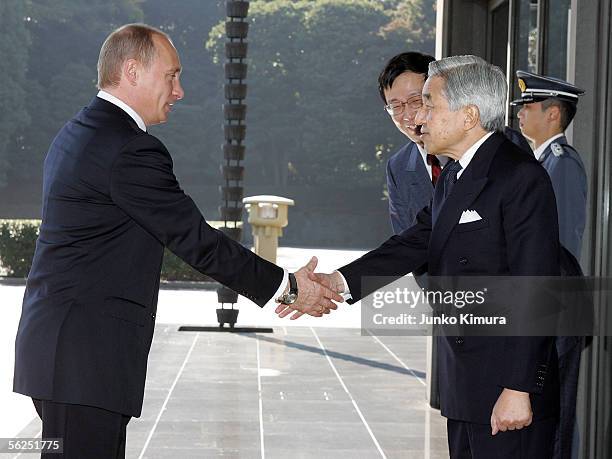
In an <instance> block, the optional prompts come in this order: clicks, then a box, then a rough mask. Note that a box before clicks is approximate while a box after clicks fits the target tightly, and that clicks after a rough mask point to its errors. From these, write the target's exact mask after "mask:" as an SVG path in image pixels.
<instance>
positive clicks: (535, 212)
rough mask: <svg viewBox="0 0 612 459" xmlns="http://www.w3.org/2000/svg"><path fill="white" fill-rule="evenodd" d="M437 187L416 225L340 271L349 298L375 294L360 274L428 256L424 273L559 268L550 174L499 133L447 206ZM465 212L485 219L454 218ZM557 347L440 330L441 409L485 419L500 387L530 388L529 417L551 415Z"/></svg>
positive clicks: (523, 272) (400, 270) (407, 268)
mask: <svg viewBox="0 0 612 459" xmlns="http://www.w3.org/2000/svg"><path fill="white" fill-rule="evenodd" d="M448 170H449V168H448V167H446V168H445V169H444V170H443V171H442V175H441V177H440V180H439V181H438V183H443V181H444V178H445V175H446V174H447V173H448V172H447V171H448ZM442 193H443V189H442V187H441V186H439V187H436V190H435V193H434V198H433V202H432V205H431V206H429V207H427V208H425V209H423V210H422V211H421V212H419V214H418V215H417V218H416V223H415V224H414V225H413V226H412V227H410V228H408V229H407V230H405V231H403V232H402V233H401V234H399V235H396V236H392V237H391V238H390V239H388V240H387V241H386V242H385V243H383V244H382V245H381V246H380V247H378V248H377V249H375V250H373V251H371V252H369V253H367V254H365V255H364V256H363V257H361V258H359V259H358V260H356V261H354V262H352V263H350V264H348V265H346V266H344V267H342V268H340V272H341V273H342V274H343V275H344V277H345V279H346V281H347V283H348V286H349V290H350V292H351V296H352V297H353V300H358V299H360V298H362V297H363V296H365V295H367V294H369V293H371V292H370V291H362V288H361V278H362V276H393V277H398V276H403V275H405V274H407V273H409V272H411V271H412V270H413V269H415V268H416V267H418V266H421V265H422V264H423V263H425V262H427V263H428V266H429V271H428V272H429V275H430V276H469V275H481V276H496V275H500V276H511V275H518V276H555V275H559V251H560V246H559V240H558V236H557V234H558V228H557V213H556V208H555V205H554V194H553V189H552V186H551V183H550V179H549V177H548V175H547V174H546V171H545V170H544V169H543V168H542V167H540V165H539V164H538V162H537V161H536V160H535V158H533V157H530V156H529V155H526V154H524V153H521V152H520V151H519V149H518V147H516V146H515V145H514V144H513V143H511V142H510V141H509V140H507V139H506V138H505V137H504V136H503V135H502V134H499V133H495V134H493V135H492V136H491V137H489V138H488V139H487V140H486V141H485V142H484V143H483V144H482V145H481V147H480V148H479V149H478V151H477V152H476V154H475V156H474V157H473V159H472V161H471V162H470V164H469V166H468V167H467V168H466V169H465V170H464V171H463V174H462V175H461V177H460V179H459V180H458V181H457V183H456V184H455V187H454V189H453V192H452V193H451V194H450V196H449V197H448V198H447V200H446V202H445V203H444V205H443V206H441V201H442ZM440 206H441V207H440ZM467 209H470V210H476V211H477V212H478V214H479V215H480V216H481V217H482V219H481V220H479V221H474V222H471V223H465V224H461V225H459V224H458V222H459V219H460V216H461V213H462V211H464V210H467ZM432 212H434V213H435V214H436V215H437V219H436V221H435V224H433V223H432ZM553 344H554V339H553V338H549V337H470V336H466V337H457V338H455V337H444V336H443V337H438V354H437V355H438V368H439V384H440V387H439V390H440V404H441V409H442V414H443V415H444V416H446V417H448V418H451V419H456V420H460V421H467V422H474V423H482V424H488V423H489V422H490V417H491V411H492V409H493V406H494V404H495V402H496V401H497V398H498V397H499V394H500V393H501V391H502V389H503V388H511V389H515V390H520V391H525V392H529V393H530V394H531V403H532V409H533V413H534V419H541V418H546V417H550V416H556V414H557V413H558V397H559V393H558V377H557V361H556V352H555V350H554V345H553Z"/></svg>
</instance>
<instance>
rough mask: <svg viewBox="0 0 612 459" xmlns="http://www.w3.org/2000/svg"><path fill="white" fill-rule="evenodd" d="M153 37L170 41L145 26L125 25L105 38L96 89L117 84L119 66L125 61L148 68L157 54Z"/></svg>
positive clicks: (153, 29)
mask: <svg viewBox="0 0 612 459" xmlns="http://www.w3.org/2000/svg"><path fill="white" fill-rule="evenodd" d="M154 35H159V36H162V37H165V38H167V39H168V40H170V38H169V37H168V35H167V34H165V33H164V32H162V31H161V30H159V29H156V28H155V27H151V26H148V25H146V24H126V25H124V26H121V27H119V28H118V29H116V30H115V31H113V32H112V33H111V34H110V35H109V36H108V37H106V40H104V43H103V44H102V48H101V49H100V57H98V89H103V88H108V87H109V86H117V85H118V84H119V81H121V65H122V64H123V63H124V62H125V61H126V60H127V59H136V60H138V61H139V62H140V63H141V64H142V65H143V66H144V67H145V68H149V66H150V65H151V63H152V62H153V58H154V57H155V55H156V53H157V50H156V48H155V42H154V41H153V36H154Z"/></svg>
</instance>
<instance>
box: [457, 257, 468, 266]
mask: <svg viewBox="0 0 612 459" xmlns="http://www.w3.org/2000/svg"><path fill="white" fill-rule="evenodd" d="M459 263H460V264H462V265H467V263H468V259H467V258H465V257H461V258H459Z"/></svg>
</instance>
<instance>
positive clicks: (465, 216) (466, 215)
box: [459, 210, 482, 225]
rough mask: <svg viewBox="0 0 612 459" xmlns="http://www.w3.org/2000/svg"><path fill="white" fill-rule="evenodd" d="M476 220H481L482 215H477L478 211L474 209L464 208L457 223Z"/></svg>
mask: <svg viewBox="0 0 612 459" xmlns="http://www.w3.org/2000/svg"><path fill="white" fill-rule="evenodd" d="M478 220H482V217H481V216H480V215H478V212H476V211H475V210H464V211H463V213H462V214H461V218H460V219H459V224H460V225H461V224H462V223H471V222H477V221H478Z"/></svg>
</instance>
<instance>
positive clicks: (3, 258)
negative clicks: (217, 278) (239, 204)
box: [0, 219, 223, 282]
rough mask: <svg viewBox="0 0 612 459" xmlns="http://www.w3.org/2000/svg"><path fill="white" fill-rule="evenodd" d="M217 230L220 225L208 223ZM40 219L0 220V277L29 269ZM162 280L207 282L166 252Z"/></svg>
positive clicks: (185, 264) (17, 273)
mask: <svg viewBox="0 0 612 459" xmlns="http://www.w3.org/2000/svg"><path fill="white" fill-rule="evenodd" d="M208 223H209V224H210V225H211V226H214V227H220V226H222V225H223V222H208ZM39 228H40V220H1V219H0V275H4V276H8V277H27V276H28V273H29V272H30V268H31V266H32V258H33V257H34V249H35V248H36V238H37V237H38V233H39ZM161 279H162V280H165V281H199V282H207V281H208V282H210V281H212V279H210V278H209V277H208V276H205V275H204V274H201V273H200V272H198V271H196V270H195V269H193V268H192V267H191V266H189V265H188V264H187V263H185V262H184V261H183V260H181V259H180V258H179V257H177V256H176V255H174V254H173V253H172V252H170V251H169V250H166V251H165V253H164V262H163V265H162V272H161Z"/></svg>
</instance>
